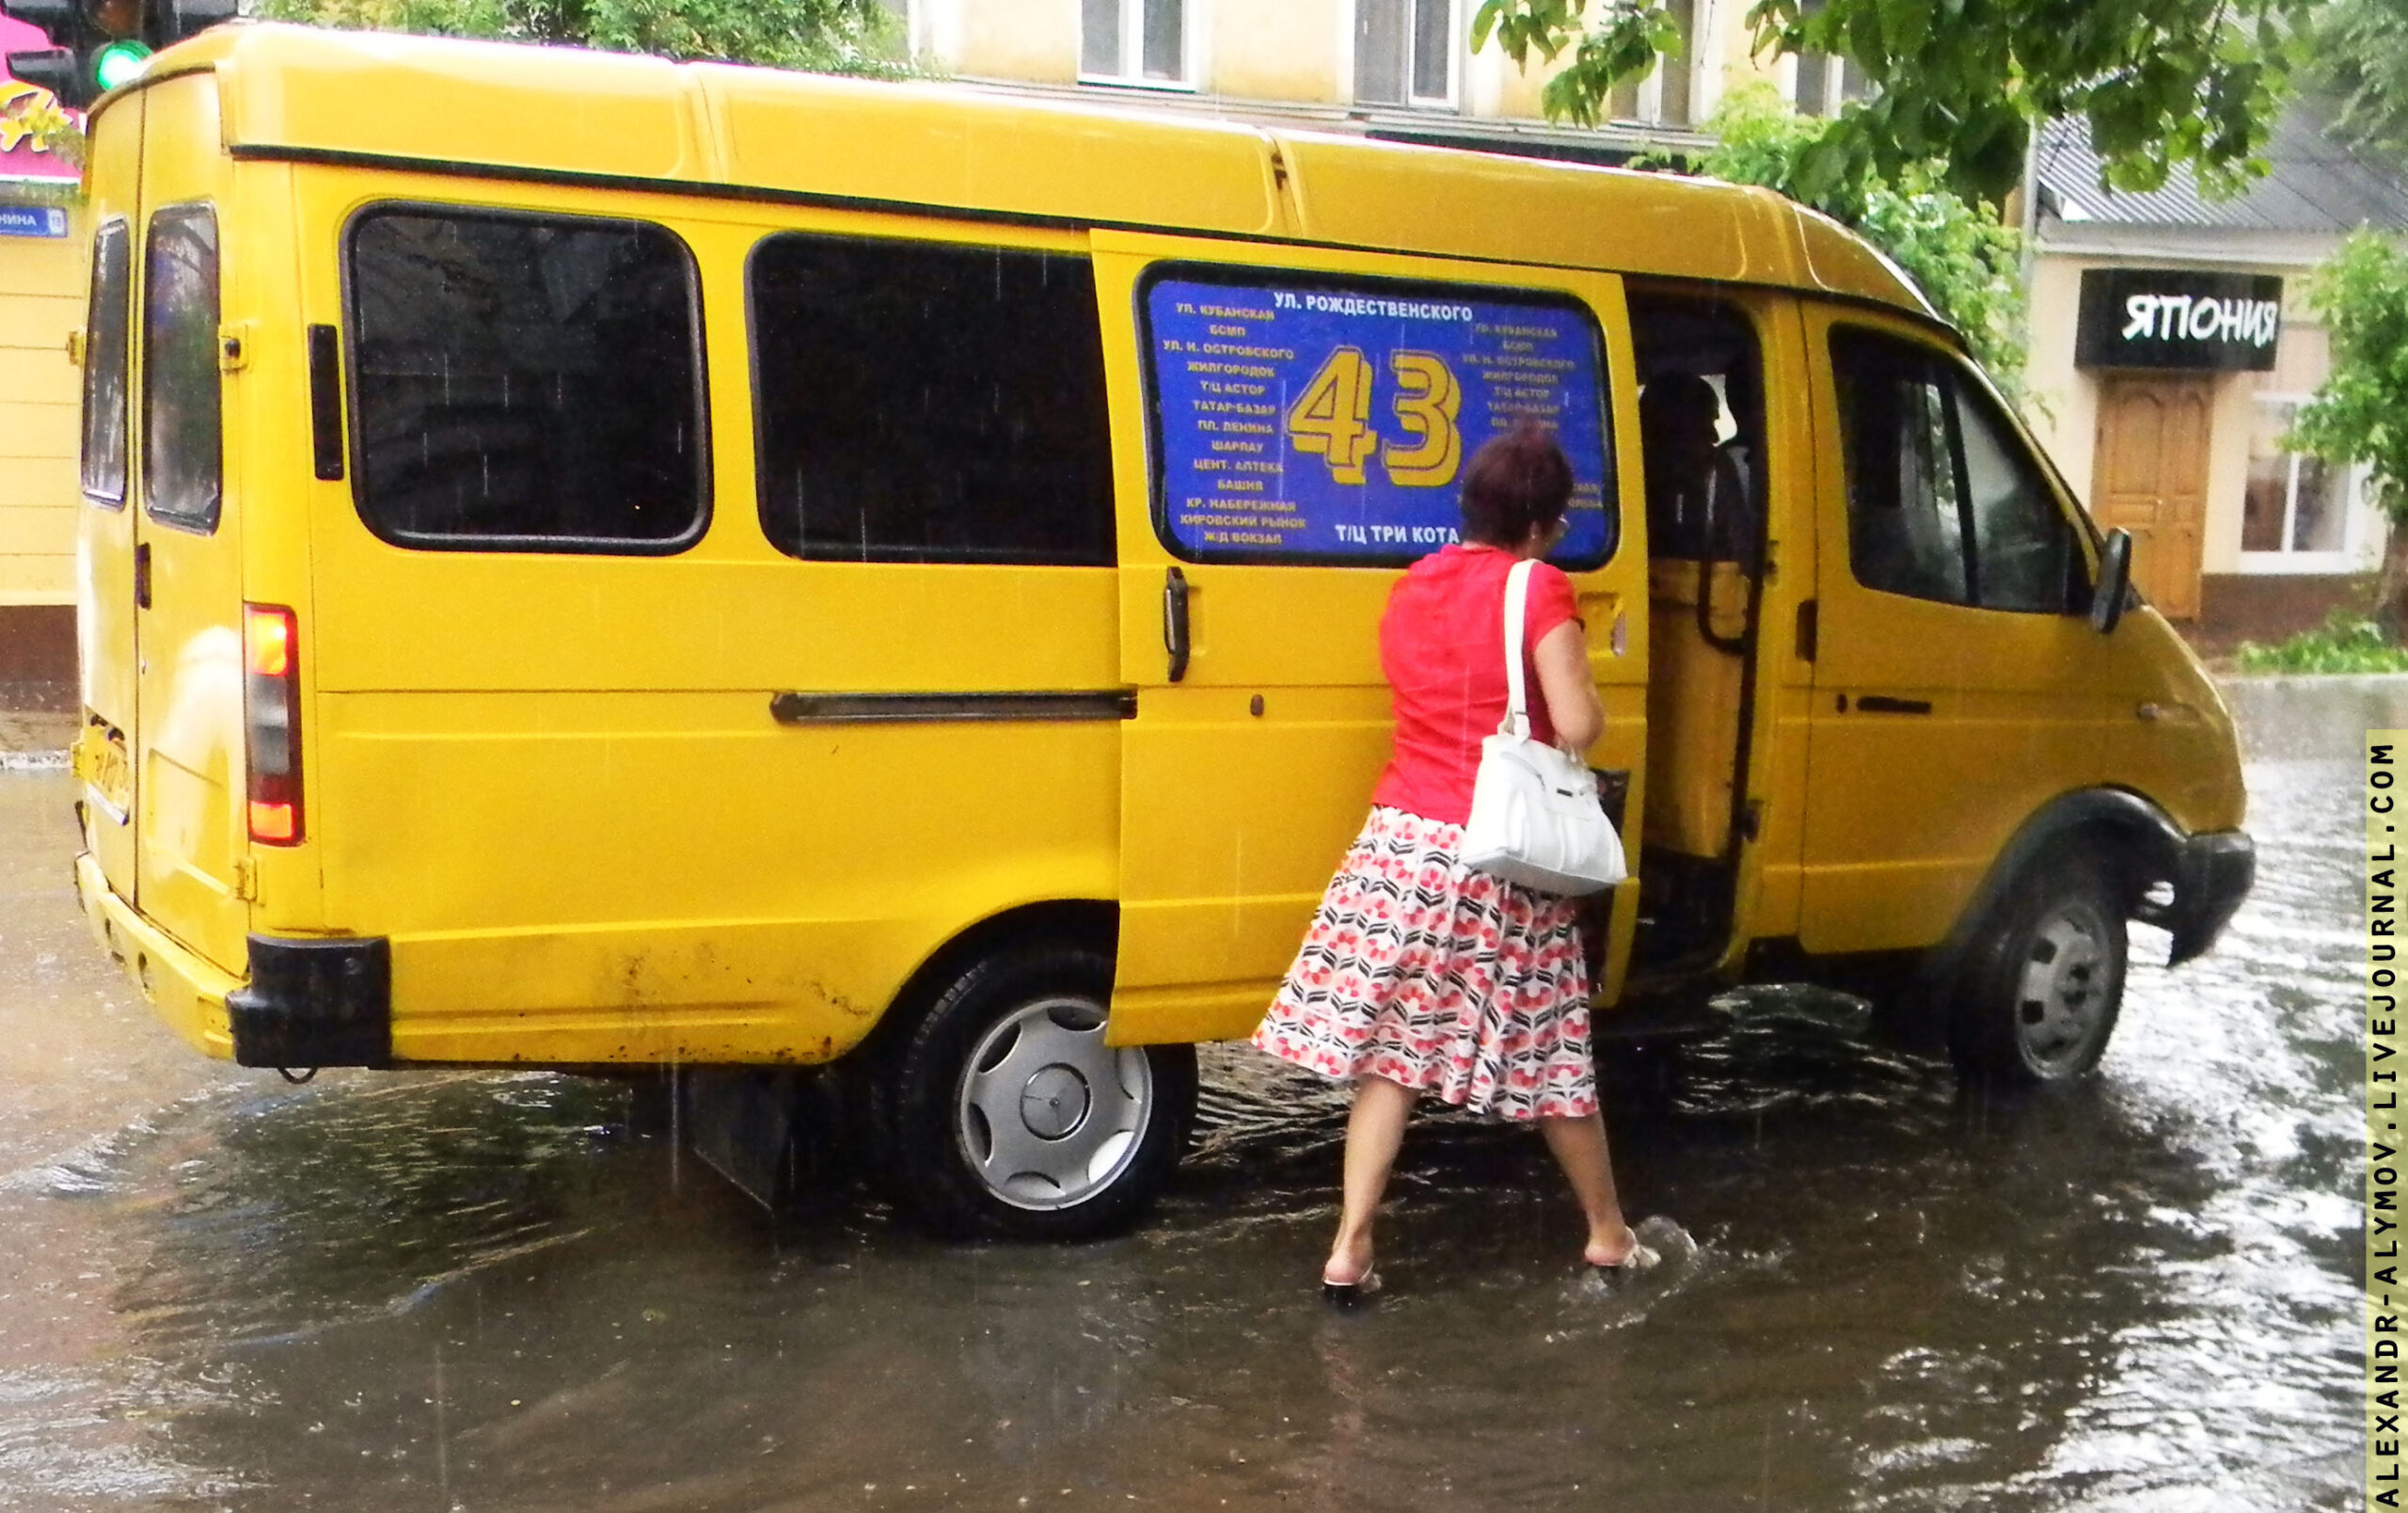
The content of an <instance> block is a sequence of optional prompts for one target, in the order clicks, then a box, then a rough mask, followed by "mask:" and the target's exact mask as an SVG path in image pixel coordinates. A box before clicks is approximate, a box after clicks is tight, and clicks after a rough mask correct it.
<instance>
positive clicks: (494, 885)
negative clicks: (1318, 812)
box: [297, 168, 1120, 1063]
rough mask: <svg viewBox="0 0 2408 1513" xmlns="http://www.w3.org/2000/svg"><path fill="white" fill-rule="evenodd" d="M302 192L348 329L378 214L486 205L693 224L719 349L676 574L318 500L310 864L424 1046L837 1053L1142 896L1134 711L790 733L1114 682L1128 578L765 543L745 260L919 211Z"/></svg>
mask: <svg viewBox="0 0 2408 1513" xmlns="http://www.w3.org/2000/svg"><path fill="white" fill-rule="evenodd" d="M297 171H298V173H299V181H298V182H299V191H300V194H299V198H300V200H301V203H302V206H303V213H302V214H303V227H304V232H303V234H304V237H305V245H306V246H307V247H308V248H309V253H308V256H309V261H310V263H311V264H312V266H311V272H310V280H311V284H310V287H311V288H312V290H313V295H312V298H313V301H317V302H316V303H313V306H312V309H311V310H310V311H309V315H308V318H309V320H310V321H313V322H316V321H336V320H339V319H341V311H340V310H339V309H338V308H334V307H331V306H328V305H326V304H325V303H323V301H324V300H325V294H326V292H328V291H331V290H333V289H335V288H336V287H337V285H338V282H339V279H338V275H339V273H340V266H341V265H340V262H339V259H340V257H341V245H342V244H341V235H342V228H344V227H345V225H346V224H347V223H349V222H350V220H351V218H352V217H353V215H355V213H356V212H357V211H358V210H359V209H360V208H362V207H363V206H365V205H368V204H371V203H383V202H391V201H401V202H407V203H410V204H414V205H419V206H426V205H430V204H434V205H439V206H443V205H448V206H460V205H463V204H464V203H473V202H474V201H477V200H479V199H484V198H485V197H487V196H488V195H490V196H491V197H492V202H493V203H496V204H501V205H507V206H509V207H511V209H512V210H513V211H514V212H531V213H540V214H553V215H569V214H574V215H601V216H610V217H614V218H620V219H635V220H639V221H642V222H646V223H649V224H652V225H657V226H661V227H666V228H667V229H668V230H669V231H671V232H673V234H674V235H675V236H676V237H677V238H678V239H679V240H680V241H682V242H683V244H684V245H685V246H686V247H688V248H689V249H690V251H691V253H692V258H693V263H694V266H695V269H696V270H697V273H696V276H697V278H698V279H699V296H700V300H701V310H702V318H703V325H704V345H705V351H706V353H707V357H708V364H707V385H708V388H707V396H708V413H707V424H708V433H709V458H710V472H709V478H710V482H711V490H710V505H709V507H710V511H711V516H710V523H709V526H708V528H707V530H706V531H705V534H704V535H703V536H702V538H701V539H700V541H698V542H697V543H696V544H694V545H693V546H691V547H689V548H686V549H681V550H675V551H672V552H670V553H669V554H666V555H652V556H636V555H622V554H616V553H613V552H608V551H602V552H576V551H565V550H555V551H542V550H529V549H513V550H493V549H429V548H423V547H409V546H399V545H395V544H392V543H390V542H388V541H385V540H381V539H379V538H378V537H377V536H376V535H375V534H372V532H371V531H370V529H369V528H368V525H367V523H366V522H365V521H364V520H363V518H362V516H361V513H360V511H359V509H358V508H357V507H356V504H355V503H354V489H355V487H356V485H357V479H356V477H355V478H354V479H353V480H351V481H350V482H349V483H347V484H345V485H340V486H327V487H324V488H320V489H318V490H316V491H315V492H314V494H313V496H312V497H313V501H314V503H313V511H314V516H313V520H312V531H313V537H314V554H315V564H316V584H317V592H316V595H315V597H314V600H313V622H312V628H311V629H310V630H309V632H307V634H309V636H312V637H314V647H315V652H314V655H315V666H316V676H317V683H316V687H317V694H316V699H315V702H314V705H313V711H314V719H315V722H316V725H317V729H318V736H317V741H316V745H315V747H314V753H315V756H314V759H315V761H316V764H317V773H318V775H317V779H316V786H315V789H314V800H313V802H314V804H315V806H316V816H317V818H316V834H317V836H318V838H317V839H316V840H315V841H314V842H313V845H314V846H316V847H317V848H318V852H319V855H320V858H321V862H322V865H323V867H324V870H325V918H326V920H327V922H328V923H329V924H330V925H331V926H334V927H336V928H338V929H341V930H346V931H356V932H363V933H373V934H380V935H386V936H388V937H389V938H390V939H391V942H392V959H393V1013H394V1023H393V1044H394V1050H395V1055H396V1057H397V1058H398V1059H405V1060H418V1061H452V1060H470V1061H492V1060H526V1061H531V1062H547V1063H578V1062H588V1063H604V1062H623V1061H648V1060H670V1059H685V1060H693V1061H715V1060H716V1061H772V1060H800V1061H808V1060H816V1059H825V1058H828V1057H831V1056H834V1055H838V1054H841V1053H842V1052H843V1051H845V1050H846V1049H848V1048H849V1047H850V1046H851V1045H853V1044H854V1043H857V1042H858V1041H860V1039H861V1038H862V1037H863V1035H865V1034H866V1033H867V1032H868V1030H869V1029H870V1027H872V1026H873V1025H874V1024H875V1023H876V1022H877V1020H878V1018H879V1015H880V1014H881V1013H882V1012H883V1011H885V1009H886V1008H887V1006H888V1005H889V1003H890V1002H891V1001H893V999H894V998H895V995H896V994H897V992H898V991H899V990H900V988H901V987H902V985H903V984H904V982H905V980H906V979H908V978H909V977H910V975H911V973H912V972H913V971H914V970H915V969H916V968H917V967H918V966H919V965H920V964H922V963H923V962H924V961H926V960H927V958H928V957H929V956H930V955H931V954H933V953H934V952H935V951H936V950H938V949H939V948H941V947H942V946H943V943H944V942H945V941H947V940H949V939H950V938H952V937H953V936H954V935H956V934H957V933H958V932H961V931H962V930H964V929H966V928H968V927H969V926H971V925H973V924H974V923H976V922H977V921H979V920H981V919H984V918H988V917H990V916H994V915H996V914H999V913H1001V912H1003V911H1006V910H1007V909H1010V908H1012V907H1014V906H1016V905H1020V904H1023V903H1031V902H1038V901H1043V900H1058V899H1109V898H1110V897H1111V896H1112V893H1113V888H1114V884H1115V878H1116V866H1117V860H1116V859H1117V815H1116V811H1115V804H1116V799H1117V793H1116V774H1117V766H1118V761H1119V741H1120V726H1119V722H1118V720H1117V718H1105V719H1085V720H1064V721H1028V722H1022V723H900V724H875V723H873V724H850V723H820V724H815V723H800V724H798V723H791V722H781V721H780V720H778V719H776V718H773V716H772V713H771V701H772V699H773V698H774V697H775V696H776V695H778V694H781V693H806V694H811V693H822V694H824V693H942V694H976V693H1025V692H1033V691H1042V692H1055V693H1061V692H1093V693H1108V691H1110V690H1113V689H1114V688H1116V687H1117V668H1116V657H1115V652H1116V645H1117V642H1116V626H1115V618H1114V615H1115V610H1114V598H1113V579H1112V574H1111V571H1110V570H1109V569H1108V568H1101V567H1094V568H1076V567H1028V566H986V565H960V564H920V563H909V562H866V563H863V562H826V561H813V562H805V561H798V560H795V559H793V558H791V557H788V556H785V555H784V554H783V553H781V552H780V551H778V550H777V549H775V548H773V547H772V546H770V545H769V543H768V540H767V539H766V538H765V536H764V534H763V528H762V525H761V522H760V518H759V515H758V512H757V509H756V504H755V497H756V496H755V489H754V455H755V449H754V435H753V426H754V421H753V379H752V374H751V372H750V371H749V369H750V365H749V363H748V361H747V355H748V353H749V352H751V351H752V350H753V333H752V332H751V331H750V330H749V329H748V324H747V311H748V298H747V287H746V277H747V275H746V269H747V258H748V255H749V254H750V253H752V252H753V249H754V247H755V246H756V244H757V243H758V242H759V241H760V239H761V238H762V237H763V236H765V235H767V234H769V233H771V232H774V231H779V230H783V229H788V228H791V227H795V226H811V227H815V228H817V229H822V230H829V229H833V230H840V231H846V232H849V233H854V234H862V233H868V232H883V233H886V234H889V235H892V234H894V233H895V232H896V231H914V232H917V233H918V234H921V235H927V234H929V228H928V227H927V225H926V224H925V223H915V222H909V221H903V220H899V219H897V218H896V217H891V216H883V217H865V216H852V217H826V216H814V215H810V214H809V213H802V214H800V215H797V216H796V217H795V218H793V219H788V220H780V219H777V218H775V217H776V216H777V215H779V214H780V213H776V212H766V213H765V212H763V211H762V210H761V209H760V208H759V207H741V206H721V205H710V204H699V203H697V202H695V201H691V200H670V199H654V198H648V197H629V196H625V195H609V196H606V195H601V194H597V193H593V192H589V191H581V190H558V191H553V190H538V189H531V188H529V187H526V186H522V185H510V186H507V187H504V188H495V189H488V188H487V187H486V186H484V185H482V184H474V183H468V182H467V181H461V180H451V179H419V178H412V177H407V176H380V175H369V174H362V173H358V172H334V171H326V170H321V169H316V168H305V169H301V170H297ZM950 234H952V235H955V236H957V237H959V236H963V235H965V234H967V233H964V232H962V231H958V230H956V231H953V232H952V233H950ZM975 234H976V235H977V236H978V237H980V238H983V239H985V240H988V241H992V240H995V239H996V237H995V233H993V232H992V231H990V230H981V231H978V232H976V233H975ZM1013 234H1014V235H1015V236H1017V237H1018V238H1019V240H1020V241H1022V242H1033V243H1036V244H1041V245H1043V246H1046V247H1052V248H1054V249H1055V250H1058V251H1065V252H1077V251H1083V250H1084V241H1083V239H1078V238H1073V237H1069V236H1067V235H1064V234H1063V233H1013ZM344 341H345V342H346V345H348V344H349V343H350V342H352V341H353V336H352V328H351V327H350V326H347V325H346V326H345V334H344ZM359 360H360V356H359V354H358V353H356V352H349V353H347V356H346V364H347V370H346V371H347V372H351V373H355V374H356V371H357V366H358V363H359ZM355 405H356V398H355ZM352 423H353V424H355V425H356V423H357V411H356V407H355V410H354V413H353V420H352ZM352 454H353V457H354V459H355V467H356V458H357V457H358V455H359V452H358V447H357V444H356V439H355V445H354V447H353V452H352Z"/></svg>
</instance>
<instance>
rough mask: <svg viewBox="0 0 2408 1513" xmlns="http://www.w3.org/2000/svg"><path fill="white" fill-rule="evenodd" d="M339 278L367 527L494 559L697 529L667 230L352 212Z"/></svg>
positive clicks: (701, 511) (686, 387)
mask: <svg viewBox="0 0 2408 1513" xmlns="http://www.w3.org/2000/svg"><path fill="white" fill-rule="evenodd" d="M347 272H348V274H349V287H348V290H347V296H348V305H349V310H348V313H349V316H350V325H351V330H350V338H351V341H350V344H351V349H352V363H353V369H352V385H351V390H352V395H353V406H354V409H353V427H352V434H353V437H354V438H355V439H354V443H353V444H354V447H355V449H356V485H355V487H356V490H357V494H356V498H357V502H358V506H359V512H360V515H361V517H362V518H364V519H365V520H366V521H367V523H368V527H369V529H371V530H372V531H374V532H375V533H376V534H378V535H380V536H382V537H384V538H385V539H386V540H388V541H391V542H394V543H396V544H399V545H402V546H410V547H431V548H449V549H482V550H490V551H617V552H629V551H633V552H643V551H656V552H657V551H673V550H676V549H679V548H682V547H685V546H687V545H689V544H691V543H692V542H693V541H694V540H695V539H696V538H698V537H699V536H700V535H701V534H702V532H703V527H704V525H705V522H706V519H707V515H708V501H709V494H708V490H707V488H706V486H705V455H706V448H705V436H704V429H703V427H704V415H705V409H704V399H703V363H702V325H701V316H700V301H699V298H698V296H697V295H696V293H695V279H694V267H693V260H692V259H691V257H690V256H689V254H688V252H687V250H686V247H685V244H684V243H683V242H681V241H679V240H678V239H677V238H676V237H675V236H674V235H673V234H672V233H671V232H670V231H667V230H666V229H665V228H662V227H658V226H652V225H647V224H644V223H642V222H637V221H617V220H602V219H596V218H592V217H587V216H536V215H499V214H489V213H479V212H470V211H458V210H449V209H443V210H438V209H434V208H429V207H422V206H393V207H385V208H379V209H372V210H370V211H368V212H366V213H364V214H363V215H359V216H358V217H357V218H356V219H355V220H354V221H353V222H352V226H351V233H350V247H349V265H348V269H347Z"/></svg>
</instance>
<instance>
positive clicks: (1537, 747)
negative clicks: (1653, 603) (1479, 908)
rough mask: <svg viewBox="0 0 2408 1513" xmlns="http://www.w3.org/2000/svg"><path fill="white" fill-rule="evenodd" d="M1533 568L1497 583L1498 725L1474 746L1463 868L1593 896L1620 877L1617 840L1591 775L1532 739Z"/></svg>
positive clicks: (1524, 566) (1517, 569) (1519, 566)
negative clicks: (1526, 668)
mask: <svg viewBox="0 0 2408 1513" xmlns="http://www.w3.org/2000/svg"><path fill="white" fill-rule="evenodd" d="M1535 565H1536V564H1534V563H1531V562H1528V561H1524V562H1518V563H1515V564H1514V565H1513V573H1512V575H1511V576H1509V577H1508V578H1507V579H1506V581H1505V683H1506V688H1507V690H1508V691H1509V692H1508V694H1507V697H1506V701H1505V723H1504V724H1502V725H1498V726H1497V734H1495V735H1493V736H1489V737H1486V738H1484V739H1483V740H1482V741H1481V743H1480V775H1479V776H1478V778H1476V779H1475V780H1474V781H1473V785H1472V792H1471V819H1470V820H1469V821H1468V822H1466V823H1465V826H1464V861H1465V865H1467V866H1470V867H1473V868H1478V869H1479V870H1481V871H1483V872H1486V873H1488V874H1489V875H1490V876H1491V877H1500V878H1503V879H1504V880H1505V881H1507V882H1509V883H1519V884H1522V885H1523V886H1525V887H1529V888H1536V889H1538V890H1539V891H1540V892H1542V893H1557V894H1567V895H1576V894H1582V893H1595V892H1597V891H1599V890H1600V889H1603V888H1609V887H1611V886H1613V885H1614V884H1617V883H1619V882H1621V881H1622V880H1623V878H1624V875H1625V873H1624V862H1623V854H1622V837H1621V836H1617V835H1615V834H1614V826H1613V821H1612V820H1608V819H1607V818H1606V811H1605V808H1604V806H1603V805H1602V804H1599V803H1598V802H1597V778H1596V774H1595V773H1593V772H1590V771H1589V769H1588V767H1587V766H1586V765H1585V764H1583V763H1582V762H1581V761H1580V760H1579V759H1578V758H1577V757H1574V756H1565V755H1564V754H1563V753H1562V752H1560V751H1559V750H1557V749H1556V748H1555V747H1553V746H1549V745H1544V744H1542V743H1540V742H1539V741H1533V740H1531V739H1530V717H1529V699H1528V693H1527V691H1526V690H1525V689H1524V687H1523V684H1522V627H1523V616H1524V613H1525V606H1526V605H1527V604H1528V603H1529V593H1530V569H1531V568H1532V567H1533V566H1535Z"/></svg>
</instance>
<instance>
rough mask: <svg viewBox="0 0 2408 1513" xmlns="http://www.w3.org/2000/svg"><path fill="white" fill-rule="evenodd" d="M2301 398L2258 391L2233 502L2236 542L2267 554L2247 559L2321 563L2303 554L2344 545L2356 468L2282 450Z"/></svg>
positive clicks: (2275, 564) (2331, 552)
mask: <svg viewBox="0 0 2408 1513" xmlns="http://www.w3.org/2000/svg"><path fill="white" fill-rule="evenodd" d="M2304 403H2305V401H2304V400H2302V399H2300V398H2298V397H2295V396H2288V395H2263V394H2261V395H2259V396H2258V398H2257V415H2256V417H2255V419H2254V421H2253V422H2252V424H2251V426H2250V432H2249V482H2248V485H2247V492H2246V493H2245V494H2243V495H2242V504H2241V549H2242V551H2245V552H2253V553H2256V552H2262V553H2266V554H2267V555H2266V557H2264V558H2262V559H2261V560H2260V561H2258V562H2257V563H2254V564H2252V565H2253V566H2257V567H2269V568H2273V569H2275V570H2277V571H2279V570H2281V569H2282V568H2284V567H2287V566H2296V567H2311V566H2314V567H2322V566H2325V565H2327V564H2326V563H2324V562H2316V561H2311V560H2309V559H2310V558H2311V557H2312V556H2313V555H2315V554H2322V555H2323V556H2325V557H2327V558H2338V557H2340V556H2341V555H2342V554H2344V553H2346V552H2347V551H2348V550H2349V549H2350V546H2351V542H2350V535H2351V531H2350V516H2351V513H2352V508H2351V507H2352V505H2353V503H2355V502H2356V498H2357V485H2358V478H2357V470H2355V469H2353V468H2351V467H2348V466H2346V465H2343V464H2339V463H2331V462H2327V461H2325V460H2324V459H2323V458H2321V457H2311V456H2306V455H2303V454H2299V453H2296V452H2286V451H2284V450H2283V437H2284V435H2285V433H2287V432H2288V431H2289V430H2290V427H2291V422H2292V421H2293V420H2294V419H2296V418H2297V417H2298V414H2299V408H2300V406H2301V405H2302V404H2304Z"/></svg>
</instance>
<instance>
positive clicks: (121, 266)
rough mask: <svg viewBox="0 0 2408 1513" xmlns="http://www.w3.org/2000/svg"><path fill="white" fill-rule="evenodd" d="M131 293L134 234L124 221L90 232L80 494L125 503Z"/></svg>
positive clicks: (109, 501) (102, 500)
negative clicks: (82, 486) (90, 257)
mask: <svg viewBox="0 0 2408 1513" xmlns="http://www.w3.org/2000/svg"><path fill="white" fill-rule="evenodd" d="M133 294H134V237H133V235H132V233H131V232H130V231H127V229H126V224H125V222H124V221H123V220H112V221H109V222H108V223H107V224H105V225H103V227H102V228H101V229H100V230H99V231H97V232H95V233H93V236H92V297H91V303H90V305H89V306H88V307H87V309H86V311H85V313H84V463H83V468H84V471H83V483H84V497H85V498H86V499H88V500H92V501H94V502H98V503H104V504H122V503H124V502H125V374H126V351H127V346H128V343H127V342H126V336H127V334H128V333H127V329H126V327H127V325H128V323H129V322H130V321H131V320H132V319H133V316H132V313H131V311H129V310H128V308H127V306H128V304H129V301H130V300H131V298H132V295H133Z"/></svg>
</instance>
